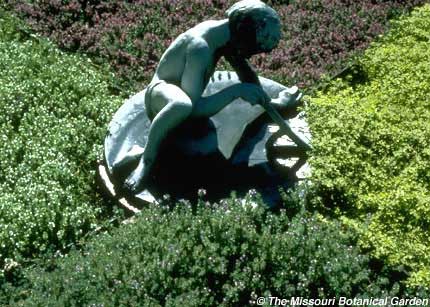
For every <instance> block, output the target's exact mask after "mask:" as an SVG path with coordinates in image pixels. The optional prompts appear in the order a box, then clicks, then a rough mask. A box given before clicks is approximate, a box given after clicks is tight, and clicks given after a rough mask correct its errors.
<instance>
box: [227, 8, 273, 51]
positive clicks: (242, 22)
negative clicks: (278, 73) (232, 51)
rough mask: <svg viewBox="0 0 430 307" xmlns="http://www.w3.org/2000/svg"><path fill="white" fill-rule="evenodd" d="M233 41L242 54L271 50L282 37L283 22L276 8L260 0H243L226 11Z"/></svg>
mask: <svg viewBox="0 0 430 307" xmlns="http://www.w3.org/2000/svg"><path fill="white" fill-rule="evenodd" d="M226 14H227V16H228V19H229V27H230V34H231V43H232V44H233V47H234V48H236V49H237V52H238V53H239V54H240V55H243V56H245V57H249V56H251V55H254V54H257V53H261V52H269V51H271V50H272V49H274V48H275V47H276V46H277V45H278V43H279V40H280V38H281V23H280V20H279V16H278V14H277V13H276V11H275V10H274V9H272V8H271V7H269V6H268V5H267V4H265V3H263V2H261V1H259V0H243V1H239V2H237V3H235V4H234V5H232V6H231V7H230V8H229V9H228V10H227V12H226Z"/></svg>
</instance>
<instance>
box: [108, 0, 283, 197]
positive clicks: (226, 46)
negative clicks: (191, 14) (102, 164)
mask: <svg viewBox="0 0 430 307" xmlns="http://www.w3.org/2000/svg"><path fill="white" fill-rule="evenodd" d="M226 14H227V16H228V18H227V19H223V20H218V21H215V20H209V21H205V22H202V23H200V24H198V25H196V26H195V27H193V28H191V29H189V30H188V31H186V32H185V33H182V34H181V35H179V36H178V37H177V38H176V39H175V40H174V41H173V42H172V44H171V45H170V46H169V47H168V48H167V50H166V51H165V52H164V54H163V55H162V57H161V59H160V62H159V64H158V67H157V69H156V71H155V75H154V77H153V79H152V81H151V82H150V84H149V85H148V87H147V88H146V94H145V106H146V110H147V114H148V116H149V118H150V119H151V120H152V123H151V127H150V130H149V135H148V141H147V143H146V146H145V148H140V150H137V151H136V150H132V151H133V153H130V154H128V157H126V158H125V159H124V160H123V161H121V162H120V163H118V165H115V163H114V165H113V170H114V171H115V168H116V167H121V166H120V165H119V164H123V163H128V162H130V161H131V160H133V159H139V161H138V163H137V167H136V168H135V169H134V170H133V171H132V172H131V174H130V175H129V176H128V177H127V178H126V179H125V182H124V188H125V189H127V190H129V191H130V192H132V193H137V192H139V191H140V190H142V189H143V185H144V181H145V179H147V178H148V176H149V173H150V171H151V168H152V166H153V164H154V162H155V159H156V157H157V153H158V150H159V147H160V144H161V142H162V141H163V140H164V139H165V137H166V136H167V134H168V133H169V132H170V131H172V129H174V128H175V127H177V126H178V125H179V124H181V123H182V122H183V121H184V120H185V119H187V118H189V117H210V116H212V115H214V114H216V113H217V112H219V111H220V110H221V109H222V108H224V107H225V106H226V105H227V104H229V103H231V102H232V101H234V100H235V99H237V98H242V99H244V100H246V101H247V102H249V103H250V104H258V103H262V102H270V100H271V99H270V97H269V96H268V95H267V94H266V93H265V92H264V90H263V89H262V88H261V86H260V83H259V81H258V77H257V75H256V73H255V72H254V70H253V69H252V67H251V66H250V65H249V63H248V61H247V59H248V58H250V57H251V56H252V55H255V54H258V53H263V52H270V51H271V50H272V49H274V48H275V47H276V46H277V45H278V43H279V39H280V36H281V29H280V20H279V17H278V14H277V13H276V12H275V11H274V10H273V9H272V8H270V7H269V6H267V5H266V4H265V3H263V2H261V1H258V0H244V1H240V2H237V3H236V4H234V5H233V6H232V7H231V8H230V9H228V10H227V12H226ZM222 56H224V58H225V59H226V60H227V61H228V62H229V63H230V64H231V66H232V67H233V68H234V70H235V71H236V73H237V74H238V76H239V79H240V80H241V83H239V84H234V85H232V86H230V87H227V88H225V89H224V90H222V91H220V92H218V93H216V94H214V95H212V96H208V97H202V93H203V91H204V89H205V87H206V85H207V83H208V81H209V78H210V77H211V76H212V74H213V73H214V71H215V66H216V64H217V62H218V60H219V59H220V58H221V57H222Z"/></svg>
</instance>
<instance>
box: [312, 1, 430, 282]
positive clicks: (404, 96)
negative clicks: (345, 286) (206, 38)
mask: <svg viewBox="0 0 430 307" xmlns="http://www.w3.org/2000/svg"><path fill="white" fill-rule="evenodd" d="M429 38H430V5H426V6H424V7H422V8H420V9H417V10H415V11H414V12H413V14H412V16H410V17H406V18H402V19H400V20H399V21H396V22H393V29H392V31H391V32H390V33H389V34H388V35H387V36H386V37H384V38H383V39H382V40H381V42H379V43H377V44H374V45H372V47H371V48H370V49H369V50H367V51H366V53H365V55H364V57H363V58H361V59H360V61H359V63H358V64H357V65H356V66H355V67H354V68H353V69H351V70H350V71H349V72H348V74H347V75H346V77H345V78H344V79H343V80H340V79H338V80H336V81H334V82H333V83H332V84H331V87H330V88H328V90H327V91H326V92H321V93H320V94H319V95H318V96H317V97H315V98H313V99H311V107H310V108H309V112H308V114H309V116H310V119H309V121H310V125H311V129H312V131H313V136H314V141H313V143H314V147H315V150H314V156H313V158H312V160H311V163H312V166H313V175H314V181H315V182H319V183H320V186H319V189H318V191H317V192H316V193H317V195H318V197H319V198H320V199H322V204H320V205H319V206H321V205H323V206H325V209H327V212H333V209H334V211H335V212H337V213H338V214H340V215H344V217H345V219H347V220H349V223H351V224H352V225H355V226H356V227H357V228H359V229H360V231H361V232H362V237H361V244H362V245H363V246H365V247H370V248H373V249H374V255H375V256H377V257H378V258H380V259H384V260H386V261H387V262H388V263H390V264H394V265H403V266H405V267H406V268H409V269H410V270H411V272H412V274H411V276H410V278H409V283H410V284H415V285H425V286H426V287H430V265H429V264H430V240H429V236H428V227H429V225H430V214H429V213H430V207H429V204H430V185H429V182H430V163H429V161H430V151H429V148H430V143H429V140H430V125H429V123H430V121H429V118H430V111H429V110H430V83H429V79H428V76H429V75H430V66H429V65H428V62H429V50H430V39H429ZM320 208H321V207H320Z"/></svg>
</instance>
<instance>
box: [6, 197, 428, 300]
mask: <svg viewBox="0 0 430 307" xmlns="http://www.w3.org/2000/svg"><path fill="white" fill-rule="evenodd" d="M253 202H257V203H259V201H258V200H255V199H253V198H252V197H250V196H249V197H248V199H247V200H245V202H243V201H240V200H227V201H225V202H224V203H223V204H221V205H214V206H209V205H205V204H204V203H203V202H200V204H199V205H198V206H197V207H196V208H194V209H192V208H191V206H189V205H187V204H185V203H182V204H181V205H179V206H176V208H175V209H173V210H169V209H167V208H166V207H164V206H160V207H151V208H148V209H144V211H143V212H142V214H141V215H140V216H138V217H137V219H136V221H135V223H133V224H131V225H127V226H124V227H121V228H119V229H118V230H117V231H115V232H114V233H113V234H104V235H99V236H98V237H96V238H94V240H93V241H92V242H91V243H90V244H88V245H87V246H86V247H85V249H84V250H83V251H82V252H81V253H79V252H77V251H74V252H71V253H69V254H68V255H67V256H65V257H64V258H58V259H57V260H56V261H55V262H54V264H53V267H51V268H50V270H49V272H47V271H45V270H44V269H42V268H34V269H31V270H28V271H27V272H26V274H25V275H26V278H27V281H28V285H29V288H30V290H29V291H28V292H27V293H26V294H27V295H28V297H27V298H26V299H25V300H23V301H20V304H18V301H19V296H15V298H14V299H13V302H14V304H17V305H24V306H25V305H28V306H142V305H145V306H247V305H250V304H251V303H252V302H255V300H256V299H257V297H259V296H270V295H273V296H279V297H290V296H305V297H314V298H317V297H322V298H329V297H333V296H340V295H346V296H351V295H353V296H355V295H357V297H358V296H360V295H362V296H377V295H379V296H385V295H395V294H396V295H399V293H400V294H404V293H405V292H402V291H403V290H401V287H399V285H396V284H394V285H393V284H392V283H390V280H389V279H391V278H389V277H390V275H388V274H386V273H387V272H385V271H382V272H379V276H378V277H377V278H376V277H375V276H374V274H373V273H374V272H373V273H372V271H371V270H370V269H369V259H368V257H367V256H365V255H362V254H360V253H359V250H358V249H357V248H356V247H354V244H355V240H356V236H355V235H354V234H353V232H351V231H349V230H348V229H347V228H345V227H341V226H340V225H339V224H338V223H333V222H329V221H326V220H325V219H323V218H322V217H320V216H318V215H309V214H306V213H304V212H303V211H301V213H299V214H297V215H296V216H295V217H294V218H292V219H290V218H289V217H288V215H287V212H288V211H287V210H285V209H284V210H281V211H280V212H279V213H271V212H268V211H267V210H265V209H263V206H261V205H260V206H258V207H257V208H253V206H252V205H251V204H252V203H253ZM287 209H288V208H287ZM22 293H25V292H22V291H21V298H23V295H22ZM411 295H412V294H411ZM413 295H420V294H419V293H415V292H414V293H413ZM24 298H25V295H24Z"/></svg>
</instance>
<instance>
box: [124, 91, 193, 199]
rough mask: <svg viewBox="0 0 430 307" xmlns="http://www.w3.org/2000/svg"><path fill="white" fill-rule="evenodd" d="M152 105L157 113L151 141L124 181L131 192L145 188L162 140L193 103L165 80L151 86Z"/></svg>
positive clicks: (178, 122)
mask: <svg viewBox="0 0 430 307" xmlns="http://www.w3.org/2000/svg"><path fill="white" fill-rule="evenodd" d="M150 99H151V101H150V104H149V107H151V109H152V111H153V112H154V114H156V116H155V117H154V119H153V121H152V124H151V127H150V129H149V135H148V142H147V143H146V146H145V149H144V153H143V156H142V158H141V159H140V161H139V164H138V166H137V168H136V169H135V170H134V171H133V172H132V173H131V174H130V176H129V177H128V178H127V179H126V181H125V183H124V185H125V187H126V188H127V189H129V190H130V191H132V192H138V191H139V190H140V189H141V188H142V184H143V181H144V180H145V178H147V176H148V175H149V173H150V171H151V168H152V165H153V163H154V161H155V160H156V157H157V154H158V151H159V148H160V145H161V142H162V141H163V140H164V139H165V138H166V136H167V135H168V133H169V132H170V131H172V130H173V129H174V128H176V127H177V126H178V125H179V124H181V123H182V122H183V121H184V120H185V119H187V118H188V117H189V116H190V114H191V112H192V109H193V104H192V102H191V100H190V98H189V97H188V95H187V94H185V92H184V91H183V90H182V89H181V88H179V87H178V86H176V85H173V84H168V83H162V84H160V85H158V86H157V87H155V88H154V89H153V90H152V93H151V97H150Z"/></svg>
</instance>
